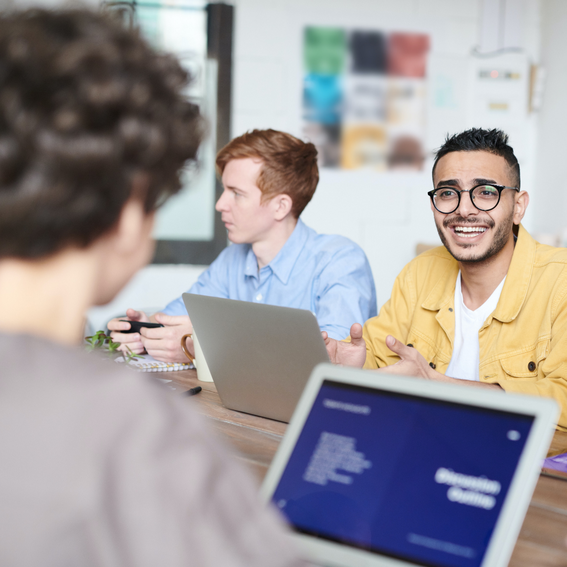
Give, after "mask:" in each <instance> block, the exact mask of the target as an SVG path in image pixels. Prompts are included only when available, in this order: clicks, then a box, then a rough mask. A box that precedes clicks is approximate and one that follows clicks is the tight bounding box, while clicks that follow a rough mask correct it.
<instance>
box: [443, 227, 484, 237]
mask: <svg viewBox="0 0 567 567" xmlns="http://www.w3.org/2000/svg"><path fill="white" fill-rule="evenodd" d="M451 229H452V230H453V232H454V233H455V234H456V235H458V236H460V237H462V238H474V237H475V236H479V235H480V234H483V233H485V232H486V231H487V230H488V228H487V227H485V226H462V225H456V226H453V227H451Z"/></svg>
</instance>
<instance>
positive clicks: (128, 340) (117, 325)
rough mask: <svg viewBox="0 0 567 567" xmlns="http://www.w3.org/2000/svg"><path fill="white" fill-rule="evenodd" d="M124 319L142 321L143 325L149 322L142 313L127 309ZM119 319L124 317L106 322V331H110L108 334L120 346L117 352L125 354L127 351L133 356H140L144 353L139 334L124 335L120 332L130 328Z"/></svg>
mask: <svg viewBox="0 0 567 567" xmlns="http://www.w3.org/2000/svg"><path fill="white" fill-rule="evenodd" d="M126 318H128V319H130V320H131V321H143V322H144V323H147V322H148V321H149V320H150V319H149V317H148V316H147V315H146V314H145V313H144V312H143V311H136V310H135V309H128V310H127V311H126ZM120 319H124V317H117V318H115V319H112V320H111V321H109V322H108V329H109V330H110V331H112V332H111V333H110V336H111V337H112V340H113V341H115V342H117V343H120V344H121V346H120V347H119V349H118V350H121V351H124V352H126V351H127V350H128V349H129V350H130V351H132V352H133V353H134V354H142V353H143V352H145V350H144V345H143V343H142V339H141V337H140V334H139V333H127V334H126V333H121V332H120V331H127V330H128V329H129V328H130V324H129V323H125V322H124V321H120ZM126 347H127V348H126Z"/></svg>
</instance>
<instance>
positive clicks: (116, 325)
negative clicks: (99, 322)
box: [108, 319, 130, 331]
mask: <svg viewBox="0 0 567 567" xmlns="http://www.w3.org/2000/svg"><path fill="white" fill-rule="evenodd" d="M129 328H130V323H125V322H124V321H120V320H119V319H112V321H109V322H108V329H109V330H110V331H127V330H128V329H129Z"/></svg>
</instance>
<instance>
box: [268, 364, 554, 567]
mask: <svg viewBox="0 0 567 567" xmlns="http://www.w3.org/2000/svg"><path fill="white" fill-rule="evenodd" d="M557 416H558V407H557V404H556V403H555V401H553V400H551V399H545V398H535V397H529V396H520V395H513V394H505V393H500V392H493V391H488V390H482V389H480V388H472V387H465V386H459V385H456V386H455V385H448V384H441V383H434V382H428V381H425V380H419V379H416V378H405V377H399V376H387V375H384V374H377V373H373V372H369V371H363V370H356V369H348V368H342V367H336V366H332V365H329V364H324V365H320V366H318V367H317V368H316V369H315V371H314V373H313V375H312V376H311V378H310V379H309V382H308V384H307V386H306V388H305V390H304V392H303V395H302V397H301V399H300V401H299V403H298V406H297V408H296V411H295V413H294V415H293V417H292V419H291V422H290V424H289V426H288V428H287V431H286V434H285V436H284V438H283V441H282V443H281V444H280V446H279V449H278V452H277V454H276V456H275V458H274V460H273V462H272V465H271V467H270V469H269V471H268V474H267V476H266V478H265V481H264V484H263V486H262V492H263V496H264V497H265V498H266V500H272V501H273V502H274V503H275V505H276V506H277V507H279V509H280V510H281V512H282V513H283V515H284V517H285V518H286V519H287V521H288V522H289V523H290V525H291V527H292V528H293V530H294V537H296V538H297V539H298V540H299V541H298V543H300V544H301V545H302V546H303V549H304V552H305V556H306V559H308V560H311V561H312V562H313V563H316V564H318V565H335V566H342V567H346V566H348V567H360V566H368V567H370V566H385V565H386V566H389V565H391V566H393V565H396V566H401V565H427V566H434V567H437V566H439V567H441V566H443V567H481V566H482V567H499V566H504V565H508V560H509V558H510V554H511V552H512V550H513V547H514V544H515V541H516V538H517V536H518V533H519V530H520V528H521V525H522V522H523V519H524V515H525V513H526V510H527V508H528V505H529V502H530V499H531V496H532V493H533V490H534V488H535V484H536V482H537V478H538V474H539V470H540V467H541V463H542V460H543V458H544V457H545V454H546V451H547V448H548V446H549V443H550V441H551V437H552V435H553V432H554V425H555V421H556V418H557Z"/></svg>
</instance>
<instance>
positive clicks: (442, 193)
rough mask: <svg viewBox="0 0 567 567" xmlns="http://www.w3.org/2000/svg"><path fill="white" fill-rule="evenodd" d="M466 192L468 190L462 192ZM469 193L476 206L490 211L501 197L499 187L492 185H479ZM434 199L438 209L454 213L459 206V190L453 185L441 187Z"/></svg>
mask: <svg viewBox="0 0 567 567" xmlns="http://www.w3.org/2000/svg"><path fill="white" fill-rule="evenodd" d="M466 192H468V191H463V192H462V193H466ZM468 193H469V194H470V197H471V199H472V202H473V203H474V205H475V207H476V208H477V209H480V210H481V211H489V210H490V209H493V208H494V207H496V205H497V204H498V199H499V198H500V194H499V192H498V189H496V187H493V186H492V185H479V186H478V187H475V188H474V189H472V190H471V191H470V192H468ZM461 197H462V195H461ZM433 200H434V202H435V207H436V208H437V210H438V211H440V212H442V213H452V212H453V211H455V210H456V209H457V207H458V206H459V191H457V190H456V189H453V188H452V187H440V188H439V189H437V190H436V191H435V193H434V195H433Z"/></svg>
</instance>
